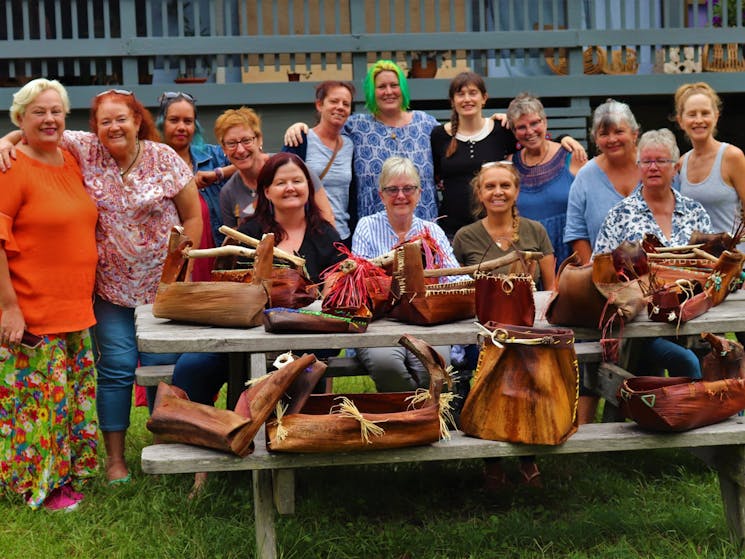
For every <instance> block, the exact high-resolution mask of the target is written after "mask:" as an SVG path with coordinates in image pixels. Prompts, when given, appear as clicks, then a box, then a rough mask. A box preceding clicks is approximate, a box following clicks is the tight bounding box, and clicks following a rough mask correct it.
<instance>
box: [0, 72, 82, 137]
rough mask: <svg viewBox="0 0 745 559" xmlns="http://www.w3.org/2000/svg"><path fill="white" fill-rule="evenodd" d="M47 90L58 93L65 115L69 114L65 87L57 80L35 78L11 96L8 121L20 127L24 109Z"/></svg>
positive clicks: (68, 102)
mask: <svg viewBox="0 0 745 559" xmlns="http://www.w3.org/2000/svg"><path fill="white" fill-rule="evenodd" d="M47 89H53V90H54V91H56V92H57V93H59V96H60V99H61V100H62V108H63V109H64V110H65V114H69V113H70V98H69V97H68V95H67V90H66V89H65V87H64V86H63V85H62V84H61V83H60V82H58V81H57V80H48V79H46V78H37V79H35V80H31V81H30V82H28V83H27V84H26V85H24V86H23V87H22V88H21V89H19V90H18V91H16V92H15V93H14V94H13V104H12V105H11V106H10V120H11V122H12V123H13V124H15V125H16V126H20V124H21V117H23V115H25V114H26V109H27V108H28V106H29V105H30V104H31V103H33V101H34V99H36V98H37V97H38V96H39V94H40V93H43V92H45V91H46V90H47Z"/></svg>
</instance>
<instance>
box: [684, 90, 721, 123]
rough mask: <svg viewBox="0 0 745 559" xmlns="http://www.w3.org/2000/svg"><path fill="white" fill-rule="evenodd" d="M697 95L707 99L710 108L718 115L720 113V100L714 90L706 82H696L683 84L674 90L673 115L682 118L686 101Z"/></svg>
mask: <svg viewBox="0 0 745 559" xmlns="http://www.w3.org/2000/svg"><path fill="white" fill-rule="evenodd" d="M699 93H700V94H701V95H705V96H706V97H708V98H709V100H710V101H711V104H712V106H713V107H714V109H716V111H717V112H718V113H720V112H722V100H721V99H720V98H719V95H717V92H716V91H714V88H713V87H711V86H710V85H709V84H708V83H706V82H696V83H685V84H683V85H681V86H680V87H679V88H678V89H677V90H675V114H676V115H678V116H682V115H683V107H684V106H685V104H686V101H688V99H690V98H691V97H692V96H693V95H697V94H699Z"/></svg>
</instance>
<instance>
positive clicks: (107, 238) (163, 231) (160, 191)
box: [63, 130, 192, 307]
mask: <svg viewBox="0 0 745 559" xmlns="http://www.w3.org/2000/svg"><path fill="white" fill-rule="evenodd" d="M63 144H64V147H66V148H67V149H68V150H69V151H70V152H72V153H73V155H75V158H76V159H77V160H78V163H79V164H80V169H81V171H82V172H83V182H84V184H85V188H86V190H87V191H88V194H90V196H91V198H93V200H94V201H95V202H96V205H97V206H98V225H97V226H96V245H97V247H98V266H97V268H96V293H97V294H98V295H100V296H101V297H103V298H104V299H106V300H107V301H109V302H111V303H114V304H116V305H120V306H123V307H136V306H137V305H143V304H147V303H152V302H153V301H154V300H155V292H156V291H157V289H158V283H159V281H160V274H161V268H162V267H163V262H164V260H165V257H166V252H167V245H168V234H169V231H170V229H171V227H172V226H173V225H179V224H180V223H181V220H180V218H179V215H178V212H177V211H176V205H175V203H174V202H173V198H174V196H176V195H177V194H178V193H179V192H180V191H181V190H182V189H183V188H184V187H185V186H186V185H187V184H188V183H189V181H190V180H191V179H192V171H191V169H189V166H188V165H187V164H186V163H184V161H183V160H182V159H181V158H180V157H179V156H178V154H177V153H176V152H175V151H174V150H173V149H172V148H170V147H169V146H167V145H165V144H161V143H156V142H151V141H147V140H140V144H141V146H142V147H141V149H142V156H141V158H140V162H139V164H138V165H137V166H136V167H135V168H134V169H132V170H131V171H130V172H129V174H128V175H127V176H126V178H125V179H124V180H123V179H122V177H121V175H120V174H119V166H118V165H117V163H116V161H115V160H114V158H113V157H112V156H111V154H110V153H109V152H108V150H107V149H106V148H105V147H104V146H103V144H101V141H100V140H99V139H98V136H96V135H95V134H93V133H91V132H80V131H70V130H66V131H65V134H64V139H63Z"/></svg>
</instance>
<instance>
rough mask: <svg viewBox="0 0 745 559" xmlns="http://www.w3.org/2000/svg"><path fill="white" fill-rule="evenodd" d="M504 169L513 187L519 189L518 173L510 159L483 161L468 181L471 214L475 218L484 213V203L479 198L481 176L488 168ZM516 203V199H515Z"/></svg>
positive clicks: (482, 215)
mask: <svg viewBox="0 0 745 559" xmlns="http://www.w3.org/2000/svg"><path fill="white" fill-rule="evenodd" d="M494 167H496V168H498V169H505V170H506V171H507V172H509V173H510V175H511V176H512V182H513V183H514V184H515V188H517V189H518V190H520V173H518V172H517V169H515V166H514V165H512V163H511V162H510V161H495V162H493V163H484V164H483V165H482V166H481V169H479V172H478V173H476V176H475V177H473V178H472V179H471V182H470V183H469V184H470V185H471V214H472V215H473V216H474V217H475V218H481V217H484V216H485V215H486V208H484V204H482V203H481V200H479V189H480V188H481V178H482V177H483V176H484V173H486V172H487V171H488V170H489V169H492V168H494ZM515 204H517V200H515Z"/></svg>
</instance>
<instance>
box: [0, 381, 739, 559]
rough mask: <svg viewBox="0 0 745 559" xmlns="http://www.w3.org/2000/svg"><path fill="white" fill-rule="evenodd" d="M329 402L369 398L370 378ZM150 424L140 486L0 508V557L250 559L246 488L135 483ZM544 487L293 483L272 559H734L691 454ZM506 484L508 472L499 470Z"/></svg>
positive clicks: (215, 480)
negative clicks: (490, 489) (63, 508)
mask: <svg viewBox="0 0 745 559" xmlns="http://www.w3.org/2000/svg"><path fill="white" fill-rule="evenodd" d="M335 384H336V386H335V388H336V390H340V389H341V388H343V389H344V390H346V391H350V392H356V391H363V390H369V389H371V385H370V381H369V379H366V378H359V379H358V378H352V379H338V380H337V381H336V383H335ZM146 418H147V411H146V410H144V409H142V408H140V409H136V410H135V411H134V412H133V417H132V424H133V427H132V429H131V430H130V436H129V439H128V447H127V458H128V461H129V463H130V465H131V467H132V473H133V476H134V481H133V482H132V483H131V484H129V485H127V486H120V487H116V488H110V487H108V486H106V485H105V483H104V482H103V474H101V478H100V479H99V480H97V481H96V482H94V483H92V484H91V485H90V486H89V487H87V488H86V490H85V495H86V498H85V501H84V502H83V503H82V505H81V507H80V508H79V509H78V510H77V511H76V512H73V513H54V514H52V513H48V512H46V511H43V510H40V511H36V512H33V511H31V510H29V509H28V508H27V507H26V506H25V505H23V504H22V502H21V500H20V498H19V497H17V496H15V495H11V494H6V495H5V496H4V497H3V498H1V499H0V516H1V517H2V519H3V522H2V527H0V557H2V558H7V559H35V558H37V557H39V558H41V557H43V558H50V559H51V558H70V557H74V558H98V557H101V558H138V559H139V558H168V559H170V558H205V559H206V558H226V559H227V558H239V557H241V558H245V557H253V555H254V551H255V547H254V530H253V514H252V506H253V504H252V496H251V475H250V473H248V472H243V473H239V472H235V473H222V474H211V475H210V476H209V478H208V481H207V485H206V489H205V491H204V492H203V494H202V495H201V496H200V497H199V498H197V499H195V500H192V501H190V500H189V499H188V498H187V495H188V493H189V489H190V487H191V483H192V479H193V478H192V476H191V475H171V476H150V475H146V474H143V473H142V471H141V469H140V466H139V455H140V451H141V449H142V447H143V446H145V445H147V444H149V443H150V440H151V437H150V434H149V433H148V432H147V431H146V429H145V428H144V423H145V420H146ZM539 464H540V466H541V470H542V472H543V479H544V484H545V486H546V487H545V488H544V489H543V490H528V489H525V488H517V489H515V490H514V491H512V492H509V493H508V494H505V495H503V496H501V497H499V498H496V497H493V496H490V495H487V494H484V493H483V492H482V491H480V485H481V463H480V462H479V461H477V460H473V461H463V462H447V463H423V464H416V465H403V466H402V465H398V466H387V465H386V466H364V467H363V466H360V467H340V468H323V469H317V470H311V471H302V470H301V471H299V472H298V474H297V510H296V514H295V515H294V516H287V517H279V518H278V521H277V537H278V540H279V556H280V557H282V558H285V559H291V558H292V559H305V558H324V559H326V558H329V559H330V558H334V559H346V558H349V559H351V558H368V557H369V558H394V559H419V558H426V559H429V558H432V559H436V558H442V559H445V558H447V559H451V558H457V559H460V558H463V559H482V558H487V559H488V558H497V557H499V558H502V557H509V558H512V557H515V558H546V557H562V558H563V557H569V558H576V559H580V558H582V559H584V558H587V559H589V558H597V557H604V558H605V557H607V558H613V559H625V558H637V557H650V558H670V559H679V558H688V557H712V558H732V557H738V556H739V554H738V551H737V550H736V549H735V548H734V547H733V546H732V545H731V544H730V543H729V540H728V534H727V528H726V524H725V520H724V513H723V510H722V504H721V499H720V496H719V488H718V483H717V479H716V475H715V474H714V473H712V471H710V470H709V469H708V468H707V467H706V466H704V465H703V463H701V462H699V461H698V460H697V459H695V458H694V457H693V456H691V455H689V454H688V453H686V452H685V451H670V450H664V451H663V450H659V451H652V452H637V453H609V454H588V455H574V456H558V457H546V458H540V459H539ZM505 467H506V468H507V469H508V470H510V471H511V472H513V473H514V468H515V463H514V461H510V460H507V461H505Z"/></svg>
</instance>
